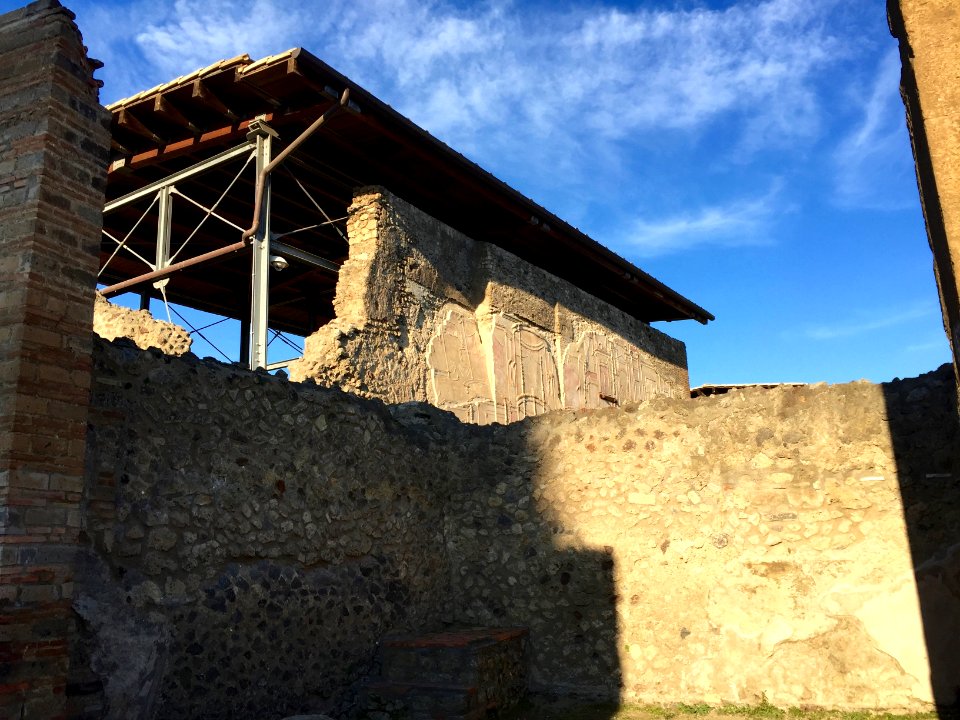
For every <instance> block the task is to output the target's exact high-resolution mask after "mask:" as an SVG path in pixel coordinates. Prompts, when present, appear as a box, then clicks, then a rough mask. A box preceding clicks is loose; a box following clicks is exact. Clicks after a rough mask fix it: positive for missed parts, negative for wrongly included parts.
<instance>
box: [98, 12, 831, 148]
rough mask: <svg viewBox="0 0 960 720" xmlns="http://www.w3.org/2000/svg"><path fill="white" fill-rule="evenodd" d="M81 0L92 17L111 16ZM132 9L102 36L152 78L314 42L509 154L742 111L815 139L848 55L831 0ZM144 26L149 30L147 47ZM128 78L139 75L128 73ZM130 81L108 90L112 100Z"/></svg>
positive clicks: (441, 127)
mask: <svg viewBox="0 0 960 720" xmlns="http://www.w3.org/2000/svg"><path fill="white" fill-rule="evenodd" d="M79 2H80V3H81V5H83V3H84V2H86V3H88V5H87V6H86V10H85V11H86V12H88V13H97V12H99V13H100V14H101V15H102V14H103V13H106V12H108V11H106V10H103V9H100V10H98V9H97V8H98V6H97V5H96V4H92V5H90V4H89V3H90V0H79ZM829 4H830V3H829V2H828V3H827V5H829ZM158 6H159V7H158ZM137 13H141V14H142V17H141V18H140V19H139V21H138V22H131V21H132V20H133V19H134V16H135V15H136V14H137ZM123 14H124V15H125V16H126V17H125V19H124V21H123V22H122V25H123V26H124V33H123V34H121V33H114V32H112V31H111V30H110V27H111V26H112V27H116V24H109V23H108V24H107V27H98V26H99V25H100V23H97V25H98V26H94V24H93V23H91V24H89V25H88V27H91V28H92V31H93V35H92V36H91V37H90V38H89V40H90V41H91V45H92V46H93V47H94V50H95V54H96V53H100V54H101V55H107V56H110V57H109V59H111V60H115V61H119V62H122V61H123V58H124V54H125V53H126V55H127V56H130V55H131V54H132V53H138V54H139V56H140V57H141V58H142V59H145V60H146V61H147V63H148V64H149V65H150V66H151V68H152V69H151V71H150V72H149V74H150V75H152V77H149V78H144V80H145V81H146V82H144V83H142V84H143V87H147V86H149V85H150V84H153V83H154V82H155V81H156V82H159V81H162V80H167V79H170V78H172V77H175V76H177V75H181V74H184V73H188V72H191V71H192V70H194V69H196V68H198V67H202V66H203V65H206V64H209V63H210V62H213V61H215V60H217V59H220V58H223V57H231V56H234V55H237V54H240V53H243V52H247V53H249V54H250V55H252V56H253V57H260V56H263V55H268V54H271V53H274V52H278V51H281V50H284V49H286V48H288V47H291V46H295V45H303V46H305V47H307V48H312V49H314V50H315V51H316V52H317V53H318V54H319V55H321V56H322V57H323V58H324V59H326V60H327V61H328V62H330V63H331V64H333V65H334V66H335V67H338V69H341V70H342V71H344V72H346V73H347V74H348V75H350V76H351V77H353V78H354V79H355V80H357V81H359V82H360V83H361V84H365V85H368V86H369V87H370V89H371V90H373V91H374V92H376V93H377V94H380V95H381V96H383V97H384V99H386V100H388V101H389V102H391V103H392V104H393V105H395V106H396V107H398V109H400V110H401V111H402V112H404V113H405V114H408V115H410V116H411V117H413V119H414V120H416V121H417V122H419V123H420V124H422V125H424V126H425V127H427V128H428V129H429V130H431V131H432V132H434V133H435V134H437V135H439V136H441V137H443V138H444V139H446V140H448V141H449V142H452V143H453V144H456V145H457V146H458V147H466V148H467V149H468V150H470V149H482V150H484V151H496V150H501V151H504V150H510V149H519V148H524V147H526V148H529V146H530V143H531V141H534V140H536V141H538V142H539V143H540V145H541V146H542V147H543V149H544V151H545V152H546V154H547V155H551V154H552V153H551V150H552V149H555V148H557V147H558V146H559V147H561V148H562V150H563V152H576V151H577V147H576V146H578V145H580V144H582V143H584V142H587V143H589V142H590V140H586V141H585V140H583V138H584V137H592V138H593V139H594V140H595V141H624V140H630V139H631V138H632V137H633V136H634V135H635V134H637V133H648V132H662V131H668V130H681V131H689V130H695V129H698V128H700V127H702V126H703V125H705V124H707V123H710V122H711V121H714V120H716V119H717V118H719V117H721V116H728V115H737V116H738V117H740V119H741V120H742V122H741V123H740V125H741V127H742V128H743V132H744V133H747V134H749V135H750V136H751V137H753V138H754V139H755V140H756V141H757V142H761V143H762V142H765V141H769V142H780V141H783V139H784V138H796V137H804V136H809V135H810V134H812V133H814V132H815V131H816V129H817V127H818V124H819V108H818V107H817V103H816V96H815V93H814V87H813V86H814V81H815V76H816V73H818V72H819V71H820V70H821V69H822V68H824V67H826V66H827V65H828V64H829V63H830V62H831V59H832V58H833V57H834V55H835V54H836V53H837V52H839V44H838V42H837V40H836V39H835V38H833V37H832V36H831V34H830V32H829V31H828V30H827V28H826V25H825V23H824V19H823V16H824V6H823V4H822V3H821V4H812V3H809V2H807V0H765V1H764V2H759V3H744V4H742V5H734V6H732V7H730V8H727V9H723V10H711V9H706V8H698V9H694V10H673V11H665V10H654V9H645V8H638V9H634V10H629V11H627V10H622V9H618V8H611V7H604V6H602V5H597V4H596V3H589V4H586V3H585V4H583V5H577V4H573V5H564V6H563V7H562V8H558V9H550V8H546V7H544V6H540V7H538V8H536V9H532V8H529V7H525V6H524V5H523V4H521V3H513V2H507V1H502V2H494V3H477V4H476V5H473V6H464V5H463V4H461V3H454V2H448V1H444V0H432V1H428V2H422V1H419V0H350V1H348V0H330V1H329V2H326V3H324V5H323V7H322V8H320V7H318V6H310V5H309V4H292V3H286V2H281V0H233V1H229V2H228V1H227V0H212V1H211V0H176V2H174V3H172V5H162V4H157V3H153V2H152V0H151V1H150V2H147V1H146V0H136V1H135V3H134V4H133V5H132V6H130V7H129V9H128V10H124V11H123ZM101 19H105V18H101ZM131 27H133V28H140V30H139V32H134V33H133V38H134V39H133V42H132V43H131V42H130V40H129V37H130V28H131ZM101 43H103V44H105V45H109V46H110V47H106V48H103V49H101V48H99V47H98V45H100V44H101ZM112 72H113V70H111V69H108V70H107V71H106V74H107V76H108V77H112ZM120 79H122V81H123V83H124V85H126V84H127V83H128V82H129V80H130V79H129V78H128V77H125V76H123V74H122V72H121V73H120ZM143 87H126V86H124V87H122V88H120V90H121V91H122V92H123V93H124V94H126V93H129V92H134V91H136V90H139V89H143ZM115 92H116V90H115V89H113V88H108V90H107V95H108V99H116V97H117V96H116V94H115ZM573 126H576V127H578V128H581V127H585V128H587V129H588V130H589V132H588V133H583V132H571V127H573ZM763 138H765V139H766V140H763Z"/></svg>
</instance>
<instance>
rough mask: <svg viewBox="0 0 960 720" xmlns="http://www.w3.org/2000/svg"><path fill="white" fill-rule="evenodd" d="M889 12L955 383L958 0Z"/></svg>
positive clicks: (958, 368) (896, 0)
mask: <svg viewBox="0 0 960 720" xmlns="http://www.w3.org/2000/svg"><path fill="white" fill-rule="evenodd" d="M887 17H888V20H889V22H890V30H891V32H892V33H893V35H894V37H896V38H897V39H898V40H899V41H900V60H901V63H902V65H903V72H902V74H901V79H900V93H901V95H902V96H903V102H904V104H905V105H906V108H907V125H908V126H909V128H910V140H911V142H912V144H913V157H914V160H915V162H916V166H917V185H918V186H919V188H920V200H921V203H922V205H923V217H924V220H925V221H926V225H927V237H928V238H929V241H930V248H931V250H933V261H934V272H935V273H936V277H937V287H938V288H939V290H940V306H941V309H942V310H943V324H944V328H945V329H946V332H947V337H948V338H949V340H950V347H951V349H952V350H953V367H954V373H955V375H956V378H957V385H958V388H960V291H958V287H960V278H958V272H960V132H958V127H960V4H958V3H957V0H887Z"/></svg>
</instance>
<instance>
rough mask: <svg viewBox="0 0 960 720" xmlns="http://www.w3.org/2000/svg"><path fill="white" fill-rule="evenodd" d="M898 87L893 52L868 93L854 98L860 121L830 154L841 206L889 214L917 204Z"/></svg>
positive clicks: (883, 61)
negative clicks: (856, 99)
mask: <svg viewBox="0 0 960 720" xmlns="http://www.w3.org/2000/svg"><path fill="white" fill-rule="evenodd" d="M899 82H900V55H899V52H898V51H897V49H896V48H893V49H891V50H890V51H888V52H887V53H886V54H885V55H884V56H883V58H882V59H881V61H880V63H879V66H878V67H877V69H876V73H875V75H874V78H873V83H872V85H871V86H870V88H869V93H868V94H866V95H863V96H862V97H860V98H859V101H860V104H861V108H862V109H861V117H860V121H859V122H858V123H857V124H856V125H855V126H854V128H853V130H852V131H851V132H850V133H849V134H848V135H847V136H846V137H844V138H843V139H842V140H841V142H840V144H839V145H838V146H837V149H836V152H835V154H834V158H833V160H834V166H835V176H834V191H835V196H834V197H835V200H836V202H837V203H838V204H840V205H841V206H845V207H857V208H869V209H874V210H883V209H887V210H891V209H902V208H903V207H905V206H906V205H907V204H908V203H914V202H915V200H916V193H915V192H912V189H913V186H914V183H915V180H914V171H913V157H912V156H911V155H910V149H909V144H908V143H907V142H905V139H906V137H907V128H906V123H905V120H904V108H903V102H902V101H901V99H900V93H899V92H898V87H899Z"/></svg>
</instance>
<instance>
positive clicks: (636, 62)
mask: <svg viewBox="0 0 960 720" xmlns="http://www.w3.org/2000/svg"><path fill="white" fill-rule="evenodd" d="M0 3H6V4H7V5H8V6H9V7H13V6H14V4H13V3H9V2H7V0H0ZM67 4H68V6H69V7H70V8H71V9H72V10H74V12H76V14H77V16H78V23H79V25H80V27H81V30H82V31H83V33H84V39H85V42H86V43H87V45H88V46H89V47H90V53H91V55H93V56H94V57H97V58H99V59H101V60H103V61H104V62H105V63H106V67H104V69H103V70H101V71H99V77H101V78H102V79H103V80H104V82H105V86H104V88H103V92H102V99H103V101H104V102H111V101H113V100H116V99H119V98H121V97H124V96H126V95H130V94H132V93H134V92H136V91H138V90H142V89H145V88H148V87H151V86H153V85H155V84H158V83H161V82H165V81H167V80H170V79H172V78H174V77H176V76H177V75H181V74H185V73H188V72H190V71H192V70H194V69H196V68H198V67H201V66H203V65H207V64H209V63H210V62H213V61H215V60H218V59H221V58H226V57H232V56H234V55H238V54H241V53H244V52H246V53H249V54H250V55H251V56H252V57H254V58H259V57H263V56H265V55H269V54H273V53H276V52H281V51H283V50H285V49H287V48H290V47H295V46H303V47H305V48H307V49H308V50H310V51H311V52H313V53H314V54H315V55H317V56H319V57H321V58H322V59H324V60H325V61H327V62H328V63H329V64H331V65H333V66H334V67H335V68H337V69H338V70H340V71H341V72H343V73H344V74H346V75H347V76H348V77H350V78H351V79H353V80H354V81H356V82H357V83H359V84H360V85H362V86H364V87H365V88H366V89H368V90H370V91H371V92H373V93H374V94H376V95H377V96H379V97H380V98H381V99H383V100H384V101H386V102H388V103H389V104H391V105H393V106H394V107H395V108H396V109H398V110H399V111H400V112H402V113H403V114H404V115H406V116H408V117H410V118H411V119H412V120H414V121H415V122H416V123H418V124H419V125H421V126H422V127H424V128H426V129H427V130H429V131H430V132H431V133H433V134H434V135H436V136H437V137H439V138H440V139H442V140H444V141H445V142H447V143H448V144H449V145H451V146H452V147H454V148H455V149H457V150H459V151H461V152H463V153H464V154H466V155H467V156H469V157H470V158H471V159H473V160H475V161H476V162H478V163H479V164H480V165H482V166H483V167H484V168H486V169H487V170H489V171H490V172H492V173H493V174H494V175H496V176H498V177H499V178H501V179H503V180H504V181H506V182H507V183H509V184H510V185H513V186H514V187H516V188H517V189H518V190H520V191H521V192H523V193H524V194H526V195H528V196H529V197H531V198H533V199H534V200H536V201H537V202H539V203H541V204H543V205H545V206H546V207H548V208H550V209H551V210H553V211H554V212H555V213H556V214H558V215H559V216H560V217H562V218H564V219H566V220H567V221H568V222H570V223H571V224H573V225H575V226H577V227H579V228H580V229H581V230H583V231H585V232H586V233H587V234H589V235H591V236H592V237H594V238H596V239H597V240H598V241H600V242H602V243H603V244H605V245H607V246H608V247H610V248H612V249H613V250H615V251H616V252H618V253H619V254H621V255H622V256H624V257H625V258H627V259H628V260H630V261H632V262H634V263H636V264H637V265H639V266H640V267H642V268H643V269H644V270H646V271H647V272H649V273H651V274H653V275H654V276H655V277H657V278H659V279H660V280H662V281H664V282H666V283H667V284H669V285H670V286H672V287H674V288H676V289H677V290H678V291H679V292H681V293H683V294H685V295H686V296H687V297H689V298H690V299H692V300H693V301H695V302H697V303H698V304H700V305H702V306H704V307H706V308H707V309H708V310H710V311H711V312H713V313H714V314H715V315H716V316H717V320H716V322H713V323H710V324H709V325H707V326H705V327H704V326H701V325H699V324H697V323H695V322H693V321H687V322H682V323H667V324H658V327H660V328H661V329H662V330H664V331H665V332H667V333H669V334H671V335H673V336H675V337H678V338H680V339H682V340H683V341H684V342H686V343H687V351H688V356H689V363H690V376H691V383H692V384H693V385H698V384H701V383H711V382H717V383H723V382H776V381H821V380H824V381H828V382H843V381H848V380H855V379H859V378H867V379H870V380H873V381H884V380H889V379H891V378H892V377H894V376H901V377H904V376H910V375H916V374H919V373H921V372H925V371H927V370H931V369H933V368H935V367H936V366H938V365H939V364H941V363H943V362H947V361H948V360H949V346H948V344H947V341H946V337H945V335H944V332H943V327H942V321H941V316H940V310H939V305H938V301H937V294H936V286H935V282H934V276H933V270H932V258H931V254H930V250H929V247H928V245H927V240H926V234H925V231H924V226H923V217H922V214H921V210H920V205H919V199H918V194H917V188H916V180H915V176H914V171H913V160H912V156H911V151H910V143H909V137H908V134H907V130H906V127H905V122H904V111H903V105H902V103H901V100H900V97H899V89H898V80H899V72H900V63H899V57H898V55H897V47H896V42H895V41H894V39H893V38H892V37H890V34H889V32H888V30H887V26H886V17H885V9H884V2H882V0H846V1H841V0H763V1H759V0H753V1H749V2H748V1H743V2H730V1H728V2H693V1H690V2H685V1H684V2H658V1H652V2H642V3H629V2H613V1H612V0H606V1H596V2H579V1H577V2H520V1H519V0H515V1H514V2H509V1H493V2H484V3H474V2H467V1H466V0H449V1H429V0H426V1H421V2H414V1H413V0H349V1H341V0H329V1H326V2H322V3H321V2H301V3H292V2H287V1H286V0H254V1H252V2H251V1H246V0H235V1H230V2H227V1H226V0H174V1H173V2H165V3H157V2H155V0H132V1H130V2H111V1H110V0H100V1H97V2H93V1H91V0H74V2H72V3H71V2H69V0H68V3H67ZM197 351H198V352H199V353H200V354H206V352H204V351H203V350H201V349H200V348H197Z"/></svg>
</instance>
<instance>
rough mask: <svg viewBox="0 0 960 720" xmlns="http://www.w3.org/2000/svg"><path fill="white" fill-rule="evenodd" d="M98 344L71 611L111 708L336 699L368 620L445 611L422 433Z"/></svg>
mask: <svg viewBox="0 0 960 720" xmlns="http://www.w3.org/2000/svg"><path fill="white" fill-rule="evenodd" d="M94 358H95V381H94V386H93V394H92V406H91V407H92V411H91V412H92V414H91V426H92V430H91V433H90V437H89V451H88V475H87V487H86V490H85V493H86V494H85V501H86V503H87V508H88V513H87V516H86V521H85V531H86V534H87V535H88V536H89V538H90V540H91V543H90V546H89V548H88V552H87V553H86V555H85V558H86V559H85V564H84V566H83V572H82V574H81V577H80V579H79V580H78V588H79V589H78V591H77V593H76V596H75V599H74V608H75V610H76V612H77V613H78V615H79V616H80V618H82V622H83V626H84V628H85V638H86V639H85V642H84V645H83V647H82V648H81V649H82V651H83V655H84V657H85V660H84V662H85V664H86V667H88V668H90V669H91V670H92V672H93V673H94V675H96V676H97V677H99V678H100V679H101V682H102V683H103V693H104V695H105V701H104V704H105V705H106V706H107V707H108V708H109V714H108V715H107V717H109V718H117V719H118V720H119V719H121V718H134V717H135V718H171V719H172V718H176V719H177V720H180V719H182V718H201V717H202V718H205V719H208V720H215V719H216V718H224V719H227V718H237V717H251V718H253V717H257V718H265V719H268V718H277V717H286V716H287V715H293V714H296V713H298V712H301V711H308V710H312V711H314V712H316V711H330V712H337V713H340V712H346V711H347V710H348V709H349V704H350V701H351V699H352V690H353V686H354V684H355V683H356V682H357V681H358V680H360V679H362V678H363V677H365V676H366V675H367V674H368V673H369V672H370V670H371V665H372V663H373V661H374V655H375V649H376V645H377V642H378V641H379V639H380V638H381V637H382V636H383V635H384V634H386V633H390V632H412V631H416V630H420V629H424V628H426V627H430V628H432V627H435V626H437V625H438V624H441V623H442V622H443V621H444V620H450V619H452V618H451V612H452V611H451V607H452V606H451V604H450V602H449V599H448V596H447V594H446V591H447V588H448V585H449V583H448V577H449V574H450V573H449V569H448V567H447V560H446V557H445V555H444V552H443V538H442V535H441V533H442V528H443V512H444V509H445V507H446V498H447V492H448V490H447V487H446V484H445V483H446V478H448V477H449V475H450V472H449V468H448V466H447V465H446V461H445V459H444V458H445V456H444V455H443V454H442V453H439V454H438V453H435V452H430V451H428V448H429V441H428V438H427V437H425V436H423V435H422V433H419V432H411V431H408V430H406V429H405V428H403V427H402V426H401V425H399V424H398V423H396V422H395V421H393V419H392V418H391V417H390V415H389V413H388V412H387V410H386V409H385V408H384V406H383V405H382V404H380V403H378V402H375V401H367V400H360V399H358V398H355V397H352V396H349V395H346V394H344V393H342V392H340V391H339V390H325V389H320V388H316V387H314V386H306V385H296V384H292V383H287V382H286V381H284V380H283V379H281V378H277V377H274V376H271V375H267V374H264V373H250V372H247V371H243V370H238V369H236V368H235V367H231V366H224V365H218V364H216V363H204V362H200V361H198V360H197V359H196V358H194V357H193V356H192V355H188V356H187V357H186V358H183V359H181V358H173V357H171V356H168V355H164V354H162V353H160V352H159V351H157V350H153V351H150V352H146V353H144V352H141V351H140V350H138V349H137V348H136V347H134V346H133V345H132V343H129V344H122V345H111V344H107V343H104V342H102V341H98V344H97V346H96V353H95V355H94ZM82 670H83V668H82V667H77V668H75V672H76V673H78V674H79V673H81V672H82ZM97 717H99V716H97Z"/></svg>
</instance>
